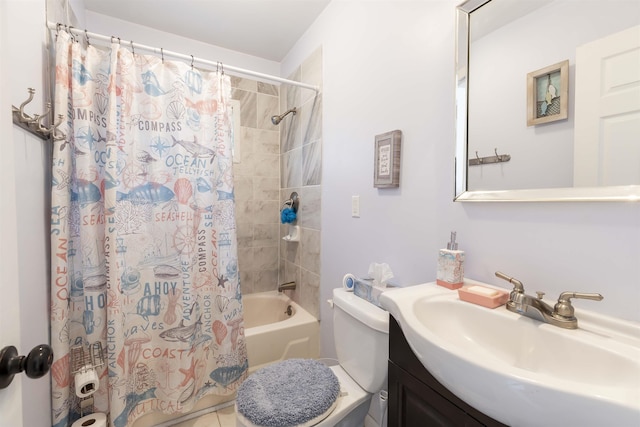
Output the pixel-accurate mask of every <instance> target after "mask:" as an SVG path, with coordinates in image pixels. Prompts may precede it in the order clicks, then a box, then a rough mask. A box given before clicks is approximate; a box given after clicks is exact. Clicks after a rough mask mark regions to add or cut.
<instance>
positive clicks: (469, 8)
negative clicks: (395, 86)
mask: <svg viewBox="0 0 640 427" xmlns="http://www.w3.org/2000/svg"><path fill="white" fill-rule="evenodd" d="M490 1H491V0H466V1H465V2H464V3H462V4H460V5H458V7H457V10H456V53H455V56H456V64H455V65H456V76H455V78H456V89H455V110H456V117H455V143H456V151H455V152H456V155H455V195H454V198H453V200H454V201H456V202H621V201H625V202H638V201H640V185H621V186H610V187H567V188H539V189H525V190H492V191H470V190H468V174H467V167H468V136H469V135H468V134H469V128H468V118H467V115H468V102H467V96H468V95H467V94H468V93H469V91H468V90H469V87H468V85H469V80H468V79H467V73H468V68H469V25H470V20H471V14H472V13H473V11H474V10H476V9H478V8H479V7H481V6H483V5H485V4H486V3H488V2H490Z"/></svg>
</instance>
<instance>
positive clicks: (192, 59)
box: [191, 55, 193, 70]
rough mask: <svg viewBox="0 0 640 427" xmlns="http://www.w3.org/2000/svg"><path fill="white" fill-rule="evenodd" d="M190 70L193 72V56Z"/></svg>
mask: <svg viewBox="0 0 640 427" xmlns="http://www.w3.org/2000/svg"><path fill="white" fill-rule="evenodd" d="M191 69H192V70H193V55H191Z"/></svg>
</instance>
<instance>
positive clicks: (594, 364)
mask: <svg viewBox="0 0 640 427" xmlns="http://www.w3.org/2000/svg"><path fill="white" fill-rule="evenodd" d="M465 283H466V284H469V285H477V284H480V285H484V286H490V285H486V284H482V283H479V282H476V281H473V280H467V279H465ZM380 304H381V305H382V306H383V307H384V308H386V309H387V310H388V311H389V313H390V314H391V315H393V317H394V318H395V319H396V320H397V321H398V323H399V324H400V327H401V328H402V330H403V332H404V334H405V337H406V338H407V341H408V343H409V345H410V346H411V348H412V350H413V351H414V353H415V354H416V356H417V357H418V359H419V360H420V362H421V363H422V364H423V365H424V366H425V368H427V369H428V370H429V372H430V373H431V374H432V375H433V376H434V377H436V378H437V379H438V380H439V381H440V382H441V383H442V384H443V385H444V386H446V387H447V388H448V389H449V390H451V391H452V392H453V393H454V394H456V395H457V396H458V397H460V398H461V399H462V400H464V401H465V402H467V403H468V404H470V405H471V406H473V407H475V408H476V409H478V410H480V411H482V412H484V413H485V414H487V415H489V416H491V417H493V418H495V419H497V420H498V421H500V422H502V423H504V424H507V425H511V426H540V425H549V426H555V425H566V426H574V425H575V426H578V425H579V426H603V425H618V426H632V425H633V426H636V425H638V426H640V325H638V324H637V323H634V322H626V321H623V320H619V319H615V318H611V317H607V316H602V315H598V314H596V313H591V312H588V311H586V310H585V311H583V310H581V309H580V308H577V309H576V317H578V329H575V330H568V329H562V328H558V327H556V326H552V325H549V324H545V323H542V322H538V321H536V320H533V319H530V318H527V317H524V316H520V315H518V314H516V313H512V312H510V311H507V309H506V308H505V306H502V307H498V308H496V309H489V308H485V307H481V306H478V305H475V304H471V303H468V302H465V301H461V300H460V299H459V298H458V293H457V292H456V291H451V290H448V289H445V288H442V287H440V286H436V285H435V283H429V284H424V285H417V286H411V287H407V288H402V289H396V290H393V291H392V292H385V293H383V294H382V296H381V297H380Z"/></svg>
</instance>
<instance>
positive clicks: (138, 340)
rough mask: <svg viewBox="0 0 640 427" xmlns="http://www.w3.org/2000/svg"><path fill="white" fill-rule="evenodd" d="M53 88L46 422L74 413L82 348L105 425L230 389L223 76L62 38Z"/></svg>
mask: <svg viewBox="0 0 640 427" xmlns="http://www.w3.org/2000/svg"><path fill="white" fill-rule="evenodd" d="M55 89H56V95H55V97H56V98H55V106H56V111H59V112H62V111H64V112H65V114H66V118H67V120H66V123H65V124H64V125H63V126H66V129H65V133H66V135H68V137H67V140H66V141H57V142H56V146H55V147H54V158H53V163H52V175H53V176H52V183H53V185H52V209H51V237H52V242H51V245H52V286H51V323H52V334H51V337H52V338H51V339H52V347H53V349H54V353H55V360H54V363H53V366H52V375H53V397H52V401H53V414H52V417H53V422H52V425H54V426H56V427H62V426H70V425H71V424H72V423H73V421H75V420H76V419H78V418H80V409H79V398H78V397H76V396H75V393H74V378H73V375H72V374H71V369H72V366H73V363H74V361H73V360H70V359H71V354H70V349H71V348H72V347H74V346H85V347H87V346H89V345H90V344H92V343H94V342H101V343H102V346H103V348H104V351H105V355H104V356H105V361H106V363H105V366H104V367H103V368H101V369H99V372H98V375H99V380H100V385H99V387H98V390H97V392H96V393H95V394H94V398H95V410H96V411H97V412H108V413H110V420H111V425H112V426H115V427H125V426H127V425H130V424H131V423H132V422H133V421H134V420H136V419H137V418H139V417H140V416H142V415H143V414H145V413H148V412H150V411H160V412H165V413H173V412H184V411H188V410H189V409H190V408H191V407H193V405H194V404H195V403H196V402H197V400H198V399H199V398H201V397H202V396H204V395H206V394H210V393H215V394H218V395H226V394H231V393H233V392H234V391H235V390H236V388H237V387H238V386H239V383H240V381H241V380H242V379H243V378H244V377H245V376H246V374H247V369H248V362H247V354H246V344H245V340H244V328H243V312H242V297H241V294H240V288H239V286H240V283H239V274H238V262H237V238H236V226H235V201H234V198H233V177H232V175H231V174H232V158H231V141H230V138H231V135H232V132H231V129H232V126H231V123H230V120H231V118H230V114H229V111H230V109H229V110H228V100H229V98H230V83H229V78H228V77H226V76H224V75H222V74H219V73H207V72H200V71H198V70H194V69H193V68H191V67H190V66H189V65H187V64H182V63H179V62H172V61H162V60H160V59H159V58H156V57H153V56H145V55H139V54H133V53H132V52H130V51H128V50H126V49H123V48H122V47H121V46H120V45H119V44H117V43H113V44H112V45H111V48H110V49H99V48H97V47H95V46H93V45H88V46H82V45H81V43H77V42H76V43H74V42H72V38H71V36H70V35H69V34H67V33H66V32H64V31H61V32H60V33H59V34H58V38H57V41H56V81H55ZM65 147H67V148H65ZM221 301H224V303H221Z"/></svg>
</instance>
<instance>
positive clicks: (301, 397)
mask: <svg viewBox="0 0 640 427" xmlns="http://www.w3.org/2000/svg"><path fill="white" fill-rule="evenodd" d="M339 394H340V383H339V381H338V378H337V377H336V375H335V374H334V373H333V371H332V370H331V369H330V368H329V367H328V366H326V365H324V364H323V363H321V362H318V361H316V360H311V359H289V360H285V361H283V362H279V363H276V364H273V365H270V366H267V367H265V368H262V369H260V370H258V371H256V372H255V373H253V374H252V375H250V376H249V377H248V378H247V379H246V380H245V381H244V382H243V383H242V385H241V386H240V388H239V389H238V394H237V398H236V406H237V409H238V414H239V415H241V416H242V417H244V418H245V419H246V420H247V421H249V422H251V423H252V424H254V425H258V426H264V427H288V426H298V425H304V424H307V423H308V424H307V425H313V424H311V422H312V421H313V423H317V422H319V421H320V420H322V419H323V418H324V417H326V416H327V415H328V414H329V413H330V412H331V410H333V408H334V407H335V403H336V399H337V398H338V395H339Z"/></svg>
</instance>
